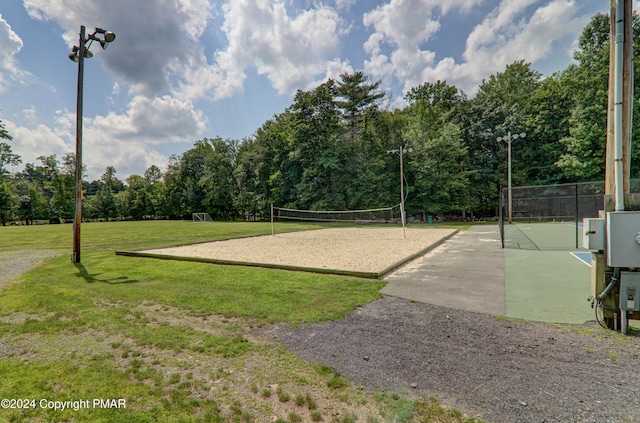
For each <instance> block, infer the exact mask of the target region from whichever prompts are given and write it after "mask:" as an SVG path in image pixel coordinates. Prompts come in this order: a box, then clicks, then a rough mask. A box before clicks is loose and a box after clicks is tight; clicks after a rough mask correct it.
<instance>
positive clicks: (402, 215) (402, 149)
mask: <svg viewBox="0 0 640 423" xmlns="http://www.w3.org/2000/svg"><path fill="white" fill-rule="evenodd" d="M411 152H413V148H411V147H409V148H407V147H404V146H401V147H400V148H399V149H397V150H387V154H400V220H401V221H402V233H403V234H404V238H405V239H406V238H407V232H406V230H405V223H404V222H405V211H404V165H403V163H402V154H403V153H411Z"/></svg>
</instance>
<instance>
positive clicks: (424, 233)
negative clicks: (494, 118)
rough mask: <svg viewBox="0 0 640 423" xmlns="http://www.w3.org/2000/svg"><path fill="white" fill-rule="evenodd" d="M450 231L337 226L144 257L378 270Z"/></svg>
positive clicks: (157, 251) (164, 250) (160, 251)
mask: <svg viewBox="0 0 640 423" xmlns="http://www.w3.org/2000/svg"><path fill="white" fill-rule="evenodd" d="M452 232H454V231H453V230H452V229H414V228H407V229H406V234H407V238H406V239H405V238H404V236H403V231H402V228H399V227H395V228H334V229H320V230H313V231H301V232H291V233H284V234H276V235H274V236H271V235H266V236H259V237H251V238H239V239H231V240H226V241H215V242H207V243H201V244H193V245H186V246H180V247H171V248H159V249H153V250H145V252H146V253H152V254H167V255H174V256H184V257H201V258H208V259H219V260H231V261H239V262H251V263H269V264H278V265H288V266H300V267H311V268H319V269H337V270H347V271H356V272H380V271H382V270H384V269H387V268H388V267H389V266H391V265H393V264H394V263H397V262H398V261H400V260H402V259H404V258H405V257H407V256H409V255H412V254H415V253H417V252H418V251H420V250H423V249H424V248H426V247H428V246H430V245H432V244H434V243H436V242H438V241H439V240H441V239H442V238H444V237H446V236H448V235H450V234H451V233H452Z"/></svg>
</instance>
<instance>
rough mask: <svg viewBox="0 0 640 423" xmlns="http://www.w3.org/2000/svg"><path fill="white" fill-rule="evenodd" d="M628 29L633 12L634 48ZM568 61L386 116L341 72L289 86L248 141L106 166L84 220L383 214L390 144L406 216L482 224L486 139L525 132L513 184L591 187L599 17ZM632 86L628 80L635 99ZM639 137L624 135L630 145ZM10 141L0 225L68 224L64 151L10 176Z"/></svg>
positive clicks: (486, 205)
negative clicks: (298, 212) (142, 167)
mask: <svg viewBox="0 0 640 423" xmlns="http://www.w3.org/2000/svg"><path fill="white" fill-rule="evenodd" d="M638 28H639V19H638V17H637V15H634V34H636V35H634V37H635V38H636V40H635V43H634V44H635V45H636V46H638V45H639V44H638V40H637V38H638V36H637V34H638V31H637V29H638ZM636 48H637V47H636ZM636 54H637V50H636ZM574 59H575V61H574V63H572V64H571V65H570V66H568V67H567V68H566V69H564V70H563V71H560V72H557V73H555V74H553V75H551V76H548V77H544V78H543V77H542V74H540V73H539V72H538V71H536V70H534V69H532V67H531V65H530V64H529V63H527V62H525V61H524V60H520V61H516V62H514V63H512V64H510V65H508V66H506V68H505V69H504V70H503V71H502V72H497V73H496V74H493V75H490V76H489V77H488V78H487V79H485V80H483V81H482V83H481V84H480V86H479V89H478V92H477V94H476V95H475V96H474V97H473V98H468V97H467V95H466V94H465V93H464V92H462V91H461V90H460V89H458V88H457V87H455V86H453V85H450V84H448V83H447V82H446V81H436V82H424V83H423V84H420V85H418V86H416V87H414V88H412V89H411V90H410V91H409V92H408V93H407V94H406V95H405V97H404V102H403V103H402V104H403V106H402V107H396V108H394V107H393V106H392V105H393V104H397V103H394V101H393V100H392V99H391V98H390V96H389V95H387V94H385V93H384V92H383V91H382V90H381V89H380V85H381V82H380V81H371V80H370V79H369V77H368V76H367V75H365V74H364V73H363V72H353V73H345V74H343V75H341V76H340V78H339V79H338V80H331V79H330V80H328V81H327V82H324V83H322V84H320V85H318V86H317V87H316V88H314V89H311V90H308V91H303V90H299V91H298V92H297V93H296V94H295V96H294V98H293V101H292V104H291V105H290V106H289V107H287V108H286V109H285V110H284V111H283V112H281V113H278V114H276V115H274V116H273V117H272V118H271V119H269V120H267V121H266V122H264V123H263V124H262V126H261V127H260V128H258V129H257V130H256V131H255V133H254V134H253V135H252V136H251V137H248V138H245V139H242V140H234V139H222V138H220V137H216V138H204V139H201V140H198V141H196V142H195V143H194V146H193V147H192V148H191V149H189V150H188V151H186V152H184V153H183V154H181V155H174V156H172V157H170V159H169V163H168V165H167V166H166V168H165V169H164V171H162V170H161V169H160V168H159V167H158V166H155V165H154V166H151V167H149V168H148V169H147V170H146V171H145V173H144V175H131V176H129V177H127V178H126V179H125V180H124V181H121V180H119V179H118V178H117V177H116V169H115V168H114V167H112V166H108V167H107V168H106V169H105V172H104V173H103V174H102V175H101V176H100V178H99V179H98V180H95V181H91V182H88V181H87V182H84V183H83V187H84V193H85V198H84V202H83V217H84V218H87V219H107V220H108V219H153V218H185V217H190V216H191V214H192V213H195V212H208V213H209V214H210V215H211V216H212V217H213V218H214V219H261V218H265V217H268V211H269V205H270V204H272V203H273V204H275V205H277V206H281V207H288V208H297V209H309V210H354V209H367V208H377V207H385V206H391V205H394V204H398V203H399V200H400V170H399V157H398V155H397V154H393V153H390V152H391V151H392V150H398V149H400V148H406V149H407V150H406V151H407V152H406V154H404V155H403V159H404V160H403V165H404V180H403V183H404V184H405V189H406V209H407V213H408V214H409V215H414V216H417V217H420V218H424V216H426V215H427V214H429V215H436V216H446V217H452V218H477V217H491V216H495V215H496V213H497V204H498V197H499V188H500V187H501V186H504V185H506V179H507V160H506V158H507V157H506V155H507V145H506V143H504V142H498V141H497V138H498V137H502V136H504V135H506V134H507V133H509V132H511V133H522V132H524V133H526V134H527V136H526V138H524V139H518V140H516V141H514V142H513V145H512V151H513V165H512V175H513V176H512V177H513V185H514V186H518V185H542V184H557V183H565V182H586V181H597V180H602V179H603V175H604V160H605V141H606V121H607V92H608V71H609V68H608V66H609V65H608V64H609V17H608V15H605V14H597V15H595V16H594V17H593V18H592V19H591V21H590V22H589V24H588V25H587V26H586V27H585V28H584V30H583V32H582V34H581V36H580V38H579V43H578V48H577V50H576V51H575V52H574ZM636 66H638V65H637V64H636ZM636 74H637V75H638V74H640V73H638V69H636ZM639 88H640V87H639V86H638V78H636V87H635V90H634V93H635V96H636V99H635V101H637V99H638V98H639V96H640V89H639ZM636 116H638V114H637V113H636ZM638 119H639V118H638V117H634V126H636V124H637V123H638V122H637V120H638ZM638 137H639V135H638V134H637V132H636V133H634V134H633V137H632V144H633V145H634V146H637V145H638ZM11 139H12V138H11V135H10V134H9V133H8V132H7V131H6V130H5V127H4V125H3V124H2V122H1V121H0V222H2V223H3V224H4V223H5V222H7V221H12V220H20V221H23V222H32V221H33V220H66V219H72V218H73V215H74V210H73V207H74V199H73V196H74V190H75V158H74V155H73V154H67V155H64V156H63V157H62V158H60V159H58V158H57V157H56V156H55V155H49V156H46V155H44V156H40V157H38V159H37V160H38V161H39V162H38V163H26V164H25V165H24V169H23V170H22V171H20V172H17V173H14V174H9V172H8V167H9V166H17V165H19V164H20V163H21V159H20V157H19V156H17V155H15V154H13V153H12V151H11V146H10V141H11ZM632 151H633V156H632V177H638V176H640V174H639V172H640V169H638V166H637V163H638V160H637V159H638V157H639V156H638V154H640V153H638V149H637V148H632Z"/></svg>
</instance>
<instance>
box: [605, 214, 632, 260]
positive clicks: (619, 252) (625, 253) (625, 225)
mask: <svg viewBox="0 0 640 423" xmlns="http://www.w3.org/2000/svg"><path fill="white" fill-rule="evenodd" d="M607 265H608V266H609V267H640V212H637V211H628V212H627V211H619V212H609V213H607Z"/></svg>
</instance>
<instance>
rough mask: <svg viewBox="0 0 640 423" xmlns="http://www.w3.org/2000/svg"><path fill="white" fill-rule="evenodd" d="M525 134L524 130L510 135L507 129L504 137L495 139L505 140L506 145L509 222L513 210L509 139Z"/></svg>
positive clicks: (522, 136) (515, 138) (521, 136)
mask: <svg viewBox="0 0 640 423" xmlns="http://www.w3.org/2000/svg"><path fill="white" fill-rule="evenodd" d="M526 136H527V134H525V133H524V132H522V133H520V134H513V135H511V131H509V133H508V134H507V135H505V136H504V137H498V138H497V141H498V142H500V141H506V142H507V146H508V153H507V163H508V164H507V166H508V168H509V170H508V173H509V174H508V177H507V186H508V188H507V192H508V197H509V199H508V204H509V211H508V219H509V224H511V213H512V210H513V204H512V201H511V141H515V140H517V139H518V138H524V137H526Z"/></svg>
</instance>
